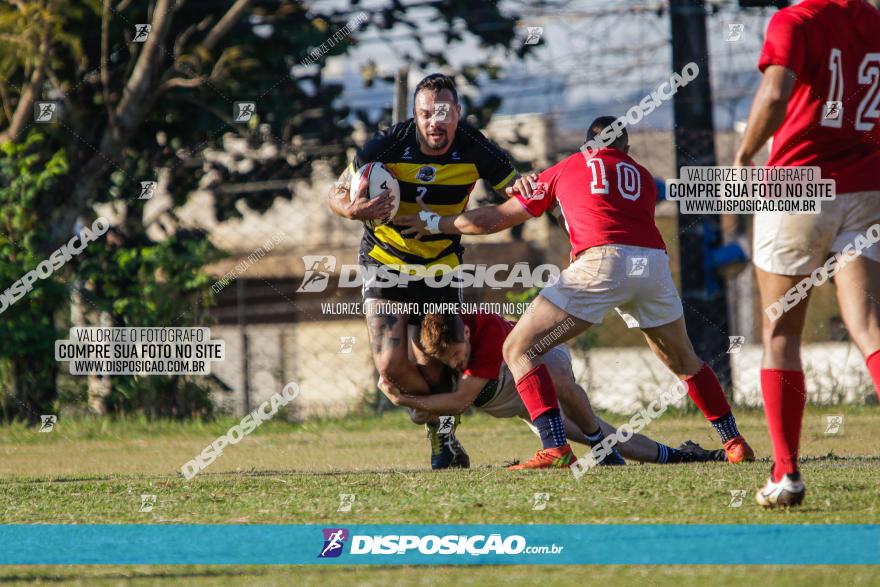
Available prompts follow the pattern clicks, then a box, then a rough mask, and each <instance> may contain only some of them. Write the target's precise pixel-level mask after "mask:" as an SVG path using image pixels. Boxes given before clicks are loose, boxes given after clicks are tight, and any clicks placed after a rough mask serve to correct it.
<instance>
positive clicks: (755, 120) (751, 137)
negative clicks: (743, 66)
mask: <svg viewBox="0 0 880 587" xmlns="http://www.w3.org/2000/svg"><path fill="white" fill-rule="evenodd" d="M794 82H795V74H794V72H793V71H791V70H790V69H788V68H785V67H782V66H780V65H771V66H769V67H767V69H766V70H764V76H763V78H762V79H761V85H760V86H759V87H758V91H757V93H756V94H755V100H754V101H753V102H752V109H751V111H750V112H749V122H748V126H747V128H746V133H745V136H744V137H743V142H742V144H741V145H740V147H739V151H738V152H737V154H736V158H735V159H734V163H733V164H734V165H738V166H743V167H745V166H749V165H752V161H753V159H754V158H755V155H756V154H757V153H758V151H760V150H761V147H763V146H764V145H765V144H766V143H767V141H768V140H770V137H772V136H773V134H774V133H775V132H776V131H777V130H779V127H780V126H782V122H783V121H784V120H785V112H786V110H787V109H788V100H789V98H791V92H792V89H793V88H794Z"/></svg>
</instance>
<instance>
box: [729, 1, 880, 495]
mask: <svg viewBox="0 0 880 587" xmlns="http://www.w3.org/2000/svg"><path fill="white" fill-rule="evenodd" d="M758 67H759V69H760V70H761V71H762V72H763V77H762V80H761V85H760V87H759V88H758V91H757V94H756V95H755V100H754V102H753V103H752V109H751V112H750V114H749V122H748V126H747V128H746V133H745V136H744V138H743V143H742V145H741V146H740V148H739V152H738V153H737V156H736V160H735V162H734V164H735V165H740V166H746V165H752V164H753V163H752V160H753V159H754V157H755V155H756V154H757V153H758V151H760V149H761V148H762V147H763V146H764V144H765V143H766V142H767V141H768V140H769V139H770V137H771V136H773V146H772V149H771V152H770V159H769V161H768V162H767V165H770V166H775V165H787V166H818V167H819V168H821V170H822V178H823V179H834V180H836V193H837V198H836V199H835V200H833V201H830V202H823V203H822V212H821V213H820V214H795V215H791V214H769V213H763V214H758V215H757V216H756V217H755V226H754V263H755V267H756V269H755V271H756V273H757V276H758V288H759V290H760V292H761V305H762V307H764V308H766V307H768V306H769V305H770V304H772V303H773V302H775V301H776V300H777V299H778V298H779V297H780V296H782V295H783V294H785V292H786V291H788V290H789V289H791V288H793V287H794V286H795V285H796V284H797V283H798V282H799V281H801V280H802V279H804V277H805V276H808V275H810V274H811V273H812V272H813V271H815V270H817V269H820V268H823V267H824V270H825V271H827V270H828V267H829V265H828V262H830V260H829V257H830V255H831V254H832V253H837V252H840V251H842V250H843V249H844V247H846V246H847V245H848V244H850V243H852V242H853V240H854V239H855V238H856V236H857V235H859V234H864V233H865V231H866V230H867V229H868V228H869V227H870V226H872V225H874V224H877V223H880V108H878V107H880V11H878V10H877V9H876V8H875V7H873V6H870V5H869V4H868V2H865V1H863V0H848V1H847V0H805V1H804V2H801V3H800V4H798V5H796V6H792V7H790V8H786V9H784V10H781V11H780V12H778V13H776V14H775V15H774V16H773V18H772V19H771V20H770V25H769V28H768V29H767V36H766V40H765V41H764V48H763V50H762V51H761V57H760V60H759V62H758ZM826 261H827V262H826ZM834 283H835V285H836V287H837V299H838V302H839V304H840V313H841V316H842V317H843V321H844V323H845V324H846V328H847V331H848V332H849V335H850V336H851V337H852V340H853V342H854V343H855V345H856V346H857V347H858V349H859V350H860V351H861V352H862V354H863V355H864V356H865V359H866V364H867V367H868V371H869V372H870V374H871V378H872V379H873V381H874V386H875V388H876V390H877V394H878V396H880V249H878V247H876V246H875V247H869V248H867V249H865V250H864V251H863V252H862V255H861V256H860V257H858V258H857V259H854V260H853V261H852V262H850V263H848V264H846V266H845V267H843V268H842V269H840V271H839V272H837V274H836V275H835V276H834ZM808 301H809V298H807V299H805V300H804V301H802V302H801V303H800V304H798V305H796V306H795V307H794V308H792V309H791V310H789V311H788V312H786V313H784V314H783V315H782V316H781V317H779V318H778V319H777V320H775V321H771V320H770V319H769V317H768V315H767V314H766V312H765V314H764V318H763V327H762V338H763V343H764V358H763V361H762V364H761V390H762V393H763V396H764V409H765V412H766V414H767V425H768V427H769V429H770V438H771V440H772V441H773V463H774V464H773V468H772V470H771V473H770V479H769V480H768V481H767V484H766V485H765V487H764V488H763V489H761V490H760V491H759V492H758V494H757V496H756V497H757V500H758V503H760V504H761V505H763V506H765V507H774V506H790V505H798V504H800V503H801V502H802V501H803V499H804V492H805V489H804V483H803V480H802V479H801V476H800V472H799V471H798V464H797V460H798V447H799V444H800V433H801V421H802V420H803V414H804V405H805V403H806V386H805V383H804V372H803V366H802V364H801V357H800V348H801V335H802V332H803V329H804V322H805V320H806V315H807V302H808Z"/></svg>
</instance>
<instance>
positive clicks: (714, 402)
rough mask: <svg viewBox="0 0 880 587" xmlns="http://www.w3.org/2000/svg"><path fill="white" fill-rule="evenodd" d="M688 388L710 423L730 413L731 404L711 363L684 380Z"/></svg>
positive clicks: (689, 393) (705, 364) (704, 364)
mask: <svg viewBox="0 0 880 587" xmlns="http://www.w3.org/2000/svg"><path fill="white" fill-rule="evenodd" d="M684 382H685V383H686V384H687V387H688V395H689V396H690V397H691V399H692V400H694V403H695V404H697V407H698V408H700V411H701V412H703V415H704V416H706V419H707V420H709V421H710V422H711V421H713V420H717V419H718V418H721V417H722V416H726V415H727V414H728V413H729V412H730V404H728V403H727V398H726V397H724V390H723V389H721V384H720V383H719V382H718V378H717V377H715V372H714V371H713V370H712V367H710V366H709V363H703V368H702V369H700V370H699V371H697V374H696V375H691V376H690V377H688V378H687V379H685V380H684Z"/></svg>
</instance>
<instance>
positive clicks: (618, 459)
mask: <svg viewBox="0 0 880 587" xmlns="http://www.w3.org/2000/svg"><path fill="white" fill-rule="evenodd" d="M584 436H586V437H587V442H588V443H590V446H591V447H595V446H599V445H600V444H602V441H603V440H605V434H604V433H603V432H602V429H601V428H599V429H598V430H596V431H595V432H593V433H592V434H584ZM602 464H605V465H625V464H626V461H625V460H623V457H622V456H620V451H618V450H617V448H616V447H615V448H612V449H611V453H610V454H608V455H607V456H606V457H605V458H604V459H603V461H602Z"/></svg>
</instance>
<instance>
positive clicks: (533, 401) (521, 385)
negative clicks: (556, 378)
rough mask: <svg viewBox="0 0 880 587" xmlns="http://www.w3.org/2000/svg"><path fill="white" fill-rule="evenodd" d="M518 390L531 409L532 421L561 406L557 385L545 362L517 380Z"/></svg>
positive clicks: (528, 408)
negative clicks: (557, 395) (557, 397)
mask: <svg viewBox="0 0 880 587" xmlns="http://www.w3.org/2000/svg"><path fill="white" fill-rule="evenodd" d="M516 391H517V392H519V396H520V397H521V398H522V401H523V403H524V404H525V406H526V409H527V410H528V411H529V418H531V419H532V422H534V421H535V418H537V417H538V416H540V415H541V414H543V413H544V412H546V411H547V410H553V409H557V408H558V407H559V402H558V400H557V399H556V387H555V386H554V385H553V379H551V378H550V371H549V370H548V369H547V365H545V364H544V363H541V364H540V365H538V366H537V367H535V368H534V369H532V370H531V371H529V372H528V373H526V374H525V375H523V376H522V378H521V379H520V380H519V381H517V382H516Z"/></svg>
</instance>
